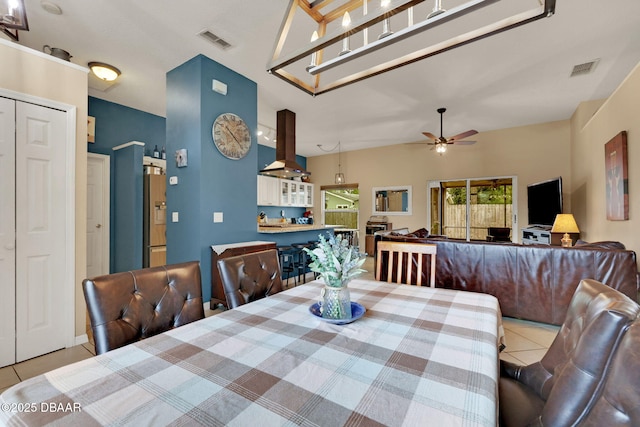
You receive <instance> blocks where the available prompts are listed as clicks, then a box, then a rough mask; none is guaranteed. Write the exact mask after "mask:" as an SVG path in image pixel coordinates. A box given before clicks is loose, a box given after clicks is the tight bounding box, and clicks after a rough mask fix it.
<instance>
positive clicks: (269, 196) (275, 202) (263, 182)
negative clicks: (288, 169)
mask: <svg viewBox="0 0 640 427" xmlns="http://www.w3.org/2000/svg"><path fill="white" fill-rule="evenodd" d="M279 202H280V180H279V179H278V178H274V177H271V176H266V175H258V206H279V205H280V203H279Z"/></svg>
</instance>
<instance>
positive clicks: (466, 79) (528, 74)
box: [19, 0, 640, 156]
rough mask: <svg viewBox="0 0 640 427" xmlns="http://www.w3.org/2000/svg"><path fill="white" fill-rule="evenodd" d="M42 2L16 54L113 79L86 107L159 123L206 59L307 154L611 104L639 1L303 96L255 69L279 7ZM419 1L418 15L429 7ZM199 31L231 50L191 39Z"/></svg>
mask: <svg viewBox="0 0 640 427" xmlns="http://www.w3.org/2000/svg"><path fill="white" fill-rule="evenodd" d="M514 1H515V0H514ZM518 1H530V2H531V1H533V2H534V4H535V3H537V0H518ZM52 2H53V3H55V4H57V5H58V6H59V7H60V8H61V9H62V12H63V13H62V14H61V15H54V14H51V13H49V12H47V11H46V10H45V9H44V8H43V7H42V4H46V3H49V2H47V1H42V2H39V1H38V0H26V7H27V14H28V19H29V25H30V30H29V31H28V32H20V34H19V36H20V43H21V44H23V45H26V46H29V47H32V48H34V49H38V50H41V49H42V47H43V45H45V44H47V45H50V46H55V47H58V48H62V49H65V50H67V51H69V52H70V53H71V55H72V56H73V57H72V59H71V62H74V63H77V64H80V65H85V66H86V64H87V63H88V62H89V61H101V62H107V63H110V64H113V65H115V66H116V67H118V68H119V69H120V70H121V71H122V76H121V78H120V79H119V81H118V82H117V83H116V84H114V85H112V86H109V87H106V86H104V85H101V84H100V82H98V81H95V80H94V79H93V78H92V79H91V80H90V90H89V94H90V95H91V96H95V97H98V98H102V99H105V100H108V101H112V102H116V103H119V104H123V105H126V106H129V107H133V108H137V109H140V110H143V111H147V112H149V113H153V114H157V115H160V116H164V115H165V105H166V100H165V75H166V73H167V72H168V71H169V70H171V69H173V68H175V67H177V66H179V65H180V64H182V63H184V62H185V61H187V60H189V59H191V58H192V57H194V56H196V55H198V54H203V55H205V56H207V57H209V58H211V59H213V60H215V61H217V62H219V63H221V64H223V65H225V66H227V67H229V68H231V69H233V70H234V71H236V72H238V73H240V74H242V75H244V76H246V77H248V78H250V79H252V80H254V81H255V82H256V83H257V84H258V97H259V101H258V121H259V123H261V124H263V125H266V126H270V127H272V128H275V124H276V112H277V111H278V110H280V109H284V108H287V109H289V110H291V111H294V112H295V113H296V115H297V152H298V154H302V155H305V156H313V155H321V154H324V152H323V151H322V150H320V149H319V148H318V147H317V144H322V145H323V146H324V147H333V146H335V145H336V144H337V142H338V141H341V147H342V151H349V150H355V149H362V148H367V147H375V146H382V145H391V144H400V143H405V142H414V141H422V140H423V139H424V137H423V136H422V132H423V131H430V132H432V133H434V134H439V131H440V129H439V128H440V124H439V116H438V114H437V113H436V109H437V108H438V107H447V109H448V110H447V113H446V115H445V129H444V133H445V136H446V135H453V134H456V133H459V132H462V131H465V130H467V129H477V130H478V131H480V132H482V131H488V130H494V129H501V128H509V127H515V126H521V125H527V124H533V123H541V122H549V121H555V120H565V119H568V118H569V117H570V116H571V114H572V113H573V111H574V110H575V108H576V106H577V105H578V104H579V103H580V102H582V101H587V100H593V99H601V98H605V97H607V96H609V95H610V94H611V93H612V91H613V90H614V89H615V88H616V87H617V86H618V85H619V84H620V83H621V81H622V80H623V79H624V77H625V76H626V75H627V74H628V73H629V72H630V71H631V70H632V69H633V67H634V66H635V65H636V64H638V63H639V62H640V1H638V0H616V1H612V2H603V1H596V0H557V5H556V14H555V15H554V16H553V17H551V18H545V19H542V20H539V21H536V22H533V23H530V24H527V25H524V26H522V27H519V28H516V29H513V30H510V31H507V32H505V33H502V34H499V35H496V36H492V37H490V38H487V39H484V40H480V41H478V42H474V43H471V44H469V45H466V46H463V47H459V48H457V49H454V50H452V51H449V52H446V53H443V54H440V55H437V56H435V57H432V58H428V59H425V60H422V61H419V62H417V63H414V64H411V65H407V66H405V67H402V68H399V69H396V70H393V71H391V72H388V73H385V74H382V75H379V76H376V77H373V78H370V79H367V80H365V81H362V82H358V83H355V84H353V85H350V86H347V87H345V88H341V89H338V90H335V91H333V92H329V93H326V94H323V95H320V96H317V97H311V96H310V95H308V94H306V93H304V92H302V91H300V90H299V89H297V88H295V87H293V86H291V85H289V84H287V83H286V82H284V81H282V80H281V79H278V78H276V77H274V76H271V75H269V74H268V73H267V72H266V69H267V63H268V62H269V60H270V56H271V53H272V50H273V46H274V42H275V40H276V37H277V33H278V30H279V27H280V24H281V22H282V19H283V17H284V14H285V11H286V8H287V5H288V3H289V0H214V1H211V0H182V1H169V0H136V1H131V0H92V1H77V0H52ZM374 2H375V0H374V1H372V2H371V3H374ZM454 2H455V1H454V0H442V6H443V8H445V9H446V8H447V7H450V6H448V3H449V4H450V3H454ZM457 2H458V3H459V2H460V0H457ZM426 3H427V2H425V5H423V6H421V7H423V8H426V9H425V10H427V11H428V9H429V8H432V7H433V2H432V1H428V5H427V4H426ZM502 4H504V5H505V6H507V5H509V4H511V3H508V2H507V0H502V2H497V3H496V7H500V5H502ZM418 12H419V13H423V11H419V10H418V8H417V7H416V13H418ZM397 19H400V17H394V18H392V21H391V25H392V29H393V25H394V24H395V25H397V26H400V22H398V21H397ZM394 20H396V21H395V22H394ZM451 25H453V27H452V28H453V29H454V30H455V23H452V24H451ZM204 29H208V30H209V31H211V32H212V33H214V34H216V35H218V36H220V37H222V38H223V39H225V40H226V41H227V42H229V43H230V44H231V47H230V48H228V49H226V50H223V49H220V48H219V47H216V46H215V45H213V44H212V43H211V42H210V41H208V40H205V39H204V38H203V37H201V36H199V35H198V34H199V33H200V32H201V31H202V30H204ZM305 37H308V36H307V35H305ZM417 37H418V36H416V39H415V40H414V43H416V42H417V43H422V41H421V39H418V38H417ZM420 37H427V38H428V32H427V33H423V35H420ZM592 60H599V62H598V64H597V66H596V68H595V69H594V71H593V72H592V73H590V74H586V75H580V76H577V77H570V74H571V71H572V69H573V67H574V65H577V64H582V63H585V62H589V61H592ZM212 120H213V119H212ZM514 143H517V141H514Z"/></svg>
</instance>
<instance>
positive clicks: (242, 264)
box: [218, 249, 282, 308]
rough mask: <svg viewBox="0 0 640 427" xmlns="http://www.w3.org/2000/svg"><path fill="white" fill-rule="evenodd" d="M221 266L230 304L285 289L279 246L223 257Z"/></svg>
mask: <svg viewBox="0 0 640 427" xmlns="http://www.w3.org/2000/svg"><path fill="white" fill-rule="evenodd" d="M218 270H220V277H221V278H222V287H223V289H224V294H225V297H226V299H227V306H228V307H229V308H235V307H238V306H240V305H243V304H246V303H249V302H252V301H255V300H257V299H261V298H264V297H267V296H270V295H273V294H276V293H278V292H280V291H282V278H281V275H280V263H279V262H278V251H277V250H276V249H269V250H267V251H262V252H252V253H249V254H244V255H237V256H233V257H229V258H223V259H220V260H218Z"/></svg>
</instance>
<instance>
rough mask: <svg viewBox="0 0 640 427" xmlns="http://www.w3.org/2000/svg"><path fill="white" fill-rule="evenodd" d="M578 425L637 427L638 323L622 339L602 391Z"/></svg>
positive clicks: (639, 408) (639, 413)
mask: <svg viewBox="0 0 640 427" xmlns="http://www.w3.org/2000/svg"><path fill="white" fill-rule="evenodd" d="M580 426H581V427H583V426H584V427H602V426H607V427H634V426H640V320H636V321H635V322H634V323H633V325H631V327H630V328H629V330H628V331H627V332H626V333H625V334H624V336H623V337H622V341H621V343H620V346H619V347H618V349H617V350H616V354H615V356H614V359H613V362H612V363H611V366H610V368H609V371H608V372H607V381H606V383H605V385H604V389H603V392H602V393H601V394H600V396H599V397H598V400H597V401H596V403H595V405H594V407H593V409H592V410H591V412H590V413H589V415H587V418H586V419H585V420H584V422H583V423H581V424H580Z"/></svg>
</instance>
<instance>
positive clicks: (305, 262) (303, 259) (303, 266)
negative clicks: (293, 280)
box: [291, 242, 315, 283]
mask: <svg viewBox="0 0 640 427" xmlns="http://www.w3.org/2000/svg"><path fill="white" fill-rule="evenodd" d="M314 245H315V242H306V243H292V244H291V246H293V247H294V248H295V249H297V250H298V262H297V264H296V270H297V277H298V278H300V276H301V275H302V283H307V268H308V267H309V264H310V263H311V257H309V256H307V253H306V252H305V251H304V250H303V249H304V248H313V246H314ZM314 277H315V275H314Z"/></svg>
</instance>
